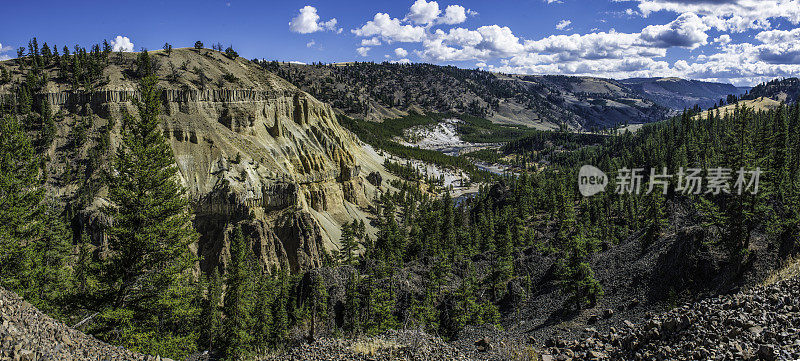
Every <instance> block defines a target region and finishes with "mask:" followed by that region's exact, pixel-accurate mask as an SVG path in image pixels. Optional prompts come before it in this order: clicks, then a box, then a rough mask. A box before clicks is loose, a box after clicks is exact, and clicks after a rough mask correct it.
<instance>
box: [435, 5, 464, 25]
mask: <svg viewBox="0 0 800 361" xmlns="http://www.w3.org/2000/svg"><path fill="white" fill-rule="evenodd" d="M465 21H467V10H466V9H464V7H463V6H461V5H449V6H447V8H446V9H445V10H444V15H442V18H441V22H442V23H444V24H449V25H453V24H461V23H463V22H465Z"/></svg>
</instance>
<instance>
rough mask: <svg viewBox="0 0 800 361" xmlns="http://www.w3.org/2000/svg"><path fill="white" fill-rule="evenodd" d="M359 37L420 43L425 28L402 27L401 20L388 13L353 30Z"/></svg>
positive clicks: (381, 14) (377, 15) (378, 15)
mask: <svg viewBox="0 0 800 361" xmlns="http://www.w3.org/2000/svg"><path fill="white" fill-rule="evenodd" d="M351 32H352V33H353V34H355V35H357V36H363V37H368V36H379V37H381V38H382V39H383V40H384V41H387V42H392V41H399V42H420V41H422V39H423V38H424V37H425V28H423V27H420V26H413V25H401V24H400V19H397V18H392V17H390V16H389V14H386V13H377V14H375V17H374V18H373V19H372V20H370V21H367V23H366V24H364V26H362V27H360V28H358V29H353V30H351Z"/></svg>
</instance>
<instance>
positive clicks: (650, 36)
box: [642, 13, 710, 49]
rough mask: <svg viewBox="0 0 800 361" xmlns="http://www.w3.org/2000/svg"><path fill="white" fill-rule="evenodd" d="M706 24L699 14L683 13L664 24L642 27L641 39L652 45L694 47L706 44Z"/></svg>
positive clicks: (707, 28)
mask: <svg viewBox="0 0 800 361" xmlns="http://www.w3.org/2000/svg"><path fill="white" fill-rule="evenodd" d="M708 30H710V28H709V27H708V25H706V24H705V23H703V21H702V20H701V19H700V17H699V16H697V15H696V14H693V13H685V14H681V15H680V16H678V18H677V19H675V20H674V21H672V22H670V23H669V24H666V25H650V26H648V27H646V28H644V29H642V39H643V40H644V41H647V42H650V43H652V44H653V45H654V46H657V47H663V48H669V47H673V46H680V47H684V48H690V49H694V48H697V47H698V46H701V45H706V44H708V34H706V31H708Z"/></svg>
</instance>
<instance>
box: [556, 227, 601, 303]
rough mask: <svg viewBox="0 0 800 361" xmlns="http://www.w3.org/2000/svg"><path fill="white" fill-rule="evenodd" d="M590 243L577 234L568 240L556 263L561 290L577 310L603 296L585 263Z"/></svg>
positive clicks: (580, 234) (598, 284)
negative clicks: (562, 253)
mask: <svg viewBox="0 0 800 361" xmlns="http://www.w3.org/2000/svg"><path fill="white" fill-rule="evenodd" d="M592 243H593V242H592V240H590V239H588V238H587V237H586V236H585V235H584V234H583V232H578V233H577V234H576V235H575V236H573V237H572V238H571V239H570V242H569V244H568V245H567V247H566V249H565V250H564V251H563V252H564V255H563V256H562V258H561V259H560V260H559V263H558V275H559V279H560V283H561V287H562V290H563V291H564V293H565V294H567V295H568V296H569V299H570V303H572V305H574V306H575V307H576V308H577V309H580V308H582V307H584V306H585V305H587V304H588V305H594V304H595V302H596V301H597V298H598V297H600V296H602V294H603V289H602V287H601V286H600V283H599V282H598V281H597V280H596V279H595V278H594V272H593V271H592V269H591V267H590V266H589V263H588V262H587V260H588V257H589V251H590V248H591V246H590V245H591V244H592Z"/></svg>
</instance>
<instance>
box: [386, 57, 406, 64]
mask: <svg viewBox="0 0 800 361" xmlns="http://www.w3.org/2000/svg"><path fill="white" fill-rule="evenodd" d="M389 62H390V63H394V64H411V60H409V59H405V58H403V59H399V60H390V61H389Z"/></svg>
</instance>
